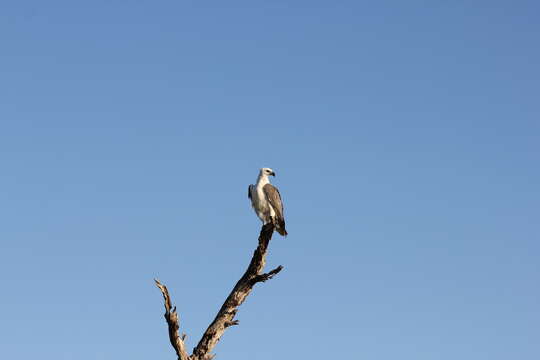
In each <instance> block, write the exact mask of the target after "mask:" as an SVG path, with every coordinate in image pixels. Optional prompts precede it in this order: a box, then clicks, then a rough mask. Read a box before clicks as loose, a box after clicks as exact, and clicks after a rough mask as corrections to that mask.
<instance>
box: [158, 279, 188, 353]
mask: <svg viewBox="0 0 540 360" xmlns="http://www.w3.org/2000/svg"><path fill="white" fill-rule="evenodd" d="M154 281H155V282H156V286H157V287H158V288H159V290H161V293H162V294H163V300H164V303H165V315H164V316H165V320H167V325H168V326H169V340H170V341H171V345H172V347H173V348H174V350H175V351H176V355H177V356H178V360H189V359H190V357H189V355H188V354H187V352H186V346H185V344H184V339H185V337H186V334H182V337H181V338H180V336H179V335H178V329H179V327H180V325H179V320H178V314H177V312H176V306H175V307H172V305H171V297H170V296H169V291H168V290H167V287H166V286H165V285H163V284H161V283H160V282H159V280H158V279H154ZM171 307H172V310H171Z"/></svg>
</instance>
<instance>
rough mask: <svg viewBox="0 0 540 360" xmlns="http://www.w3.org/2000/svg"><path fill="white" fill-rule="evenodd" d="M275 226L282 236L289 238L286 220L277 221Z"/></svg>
mask: <svg viewBox="0 0 540 360" xmlns="http://www.w3.org/2000/svg"><path fill="white" fill-rule="evenodd" d="M274 225H275V227H276V231H277V232H278V233H279V235H281V236H287V230H285V220H283V219H279V218H278V219H275V221H274Z"/></svg>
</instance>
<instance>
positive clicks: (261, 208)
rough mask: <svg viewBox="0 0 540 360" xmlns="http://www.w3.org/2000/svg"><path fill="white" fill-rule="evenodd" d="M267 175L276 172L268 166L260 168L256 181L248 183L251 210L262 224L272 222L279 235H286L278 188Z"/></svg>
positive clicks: (272, 174) (273, 174)
mask: <svg viewBox="0 0 540 360" xmlns="http://www.w3.org/2000/svg"><path fill="white" fill-rule="evenodd" d="M268 176H276V173H275V172H274V171H273V170H272V169H270V168H262V169H261V170H260V171H259V177H258V178H257V183H256V184H255V185H249V188H248V197H249V198H250V199H251V206H253V210H255V213H256V214H257V216H258V217H259V219H261V221H262V222H263V224H264V225H266V224H269V223H272V224H273V225H274V228H275V229H276V231H277V232H278V233H279V234H280V235H281V236H286V235H287V230H285V218H284V216H283V202H282V201H281V196H280V195H279V191H278V189H277V188H276V187H275V186H273V185H272V184H270V179H268Z"/></svg>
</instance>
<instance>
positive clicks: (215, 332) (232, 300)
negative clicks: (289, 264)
mask: <svg viewBox="0 0 540 360" xmlns="http://www.w3.org/2000/svg"><path fill="white" fill-rule="evenodd" d="M273 232H274V226H273V225H272V224H267V225H264V226H263V227H262V229H261V232H260V234H259V244H258V246H257V249H255V251H254V253H253V257H252V258H251V262H250V263H249V265H248V267H247V269H246V271H245V273H244V275H242V277H241V278H240V280H238V282H237V283H236V285H235V286H234V288H233V289H232V291H231V293H230V294H229V296H227V299H226V300H225V302H224V303H223V305H222V306H221V309H219V311H218V313H217V315H216V317H215V319H214V321H212V323H211V324H210V325H209V326H208V329H206V331H205V332H204V335H203V336H202V338H201V340H200V341H199V343H198V344H197V346H196V347H195V348H194V349H193V354H192V355H191V356H188V355H187V353H186V352H185V345H184V342H183V341H182V340H183V339H181V338H180V337H179V336H178V315H177V314H176V308H173V311H172V312H170V308H171V302H170V297H169V293H168V291H167V288H166V287H165V286H164V285H162V284H161V283H160V282H159V281H157V280H156V285H157V286H158V287H159V288H160V290H161V292H162V293H163V297H164V299H165V310H166V312H165V319H166V320H167V324H168V325H169V338H170V340H171V344H172V346H173V348H174V349H175V351H176V354H177V355H178V360H211V359H212V358H213V357H214V356H215V355H213V354H212V353H211V352H212V350H213V348H214V347H215V346H216V345H217V343H218V342H219V340H220V338H221V336H222V335H223V333H224V332H225V329H227V328H228V327H230V326H233V325H238V320H234V317H235V315H236V312H237V311H238V307H239V306H240V305H242V303H243V302H244V300H245V299H246V298H247V297H248V295H249V294H250V293H251V290H252V289H253V286H255V284H257V283H259V282H265V281H267V280H270V279H272V278H273V277H274V276H275V275H277V274H278V273H279V272H280V271H281V270H282V269H283V266H281V265H280V266H278V267H277V268H275V269H273V270H271V271H269V272H268V273H262V271H263V269H264V265H265V263H266V253H267V250H268V244H269V243H270V240H271V239H272V234H273Z"/></svg>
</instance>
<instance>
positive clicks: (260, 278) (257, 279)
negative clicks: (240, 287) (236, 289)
mask: <svg viewBox="0 0 540 360" xmlns="http://www.w3.org/2000/svg"><path fill="white" fill-rule="evenodd" d="M281 270H283V266H281V265H279V266H278V267H277V268H275V269H274V270H271V271H269V272H267V273H265V274H260V275H257V276H255V277H254V278H253V280H252V281H253V284H256V283H258V282H265V281H266V280H270V279H271V278H273V277H274V276H275V275H277V273H279V272H280V271H281Z"/></svg>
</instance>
